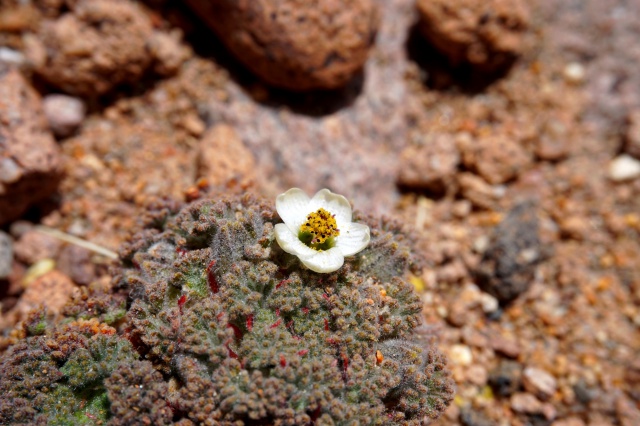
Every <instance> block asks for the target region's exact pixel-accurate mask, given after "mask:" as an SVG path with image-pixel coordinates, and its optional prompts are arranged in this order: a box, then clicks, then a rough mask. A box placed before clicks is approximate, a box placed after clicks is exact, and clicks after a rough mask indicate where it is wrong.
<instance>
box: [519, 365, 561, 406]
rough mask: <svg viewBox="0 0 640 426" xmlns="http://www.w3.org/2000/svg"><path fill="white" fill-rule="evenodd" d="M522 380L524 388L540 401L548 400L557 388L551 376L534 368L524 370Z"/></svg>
mask: <svg viewBox="0 0 640 426" xmlns="http://www.w3.org/2000/svg"><path fill="white" fill-rule="evenodd" d="M522 380H523V383H524V388H525V389H526V390H527V391H529V392H531V393H532V394H535V395H536V396H537V397H538V398H540V399H549V398H550V397H551V396H553V394H554V393H555V391H556V389H557V387H558V384H557V383H556V379H555V378H554V377H553V376H552V375H551V374H549V373H547V372H546V371H544V370H542V369H539V368H534V367H527V368H525V369H524V371H523V372H522Z"/></svg>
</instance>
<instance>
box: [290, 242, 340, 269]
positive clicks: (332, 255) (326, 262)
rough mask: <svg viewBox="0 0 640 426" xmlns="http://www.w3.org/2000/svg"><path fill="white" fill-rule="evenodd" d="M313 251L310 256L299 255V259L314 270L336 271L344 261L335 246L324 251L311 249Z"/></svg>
mask: <svg viewBox="0 0 640 426" xmlns="http://www.w3.org/2000/svg"><path fill="white" fill-rule="evenodd" d="M313 252H314V254H313V255H312V256H310V257H300V261H301V262H302V263H303V264H304V266H306V267H307V268H309V269H311V270H312V271H314V272H319V273H327V272H333V271H337V270H338V269H340V267H341V266H342V264H343V263H344V256H343V255H342V252H341V251H340V249H339V248H337V247H333V248H330V249H329V250H324V251H315V250H313Z"/></svg>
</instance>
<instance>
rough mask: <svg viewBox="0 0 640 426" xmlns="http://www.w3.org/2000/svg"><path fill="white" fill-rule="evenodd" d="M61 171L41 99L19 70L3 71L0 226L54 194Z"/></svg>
mask: <svg viewBox="0 0 640 426" xmlns="http://www.w3.org/2000/svg"><path fill="white" fill-rule="evenodd" d="M61 172H62V165H61V158H60V153H59V150H58V146H57V145H56V143H55V141H54V139H53V136H52V135H51V133H50V132H49V130H48V125H47V121H46V119H45V118H44V114H43V112H42V102H41V100H40V97H39V96H38V94H37V93H36V92H35V90H33V88H32V87H31V86H30V85H29V83H28V82H27V81H26V80H25V79H24V77H23V76H22V75H21V74H20V73H19V72H18V71H17V70H15V69H10V68H4V69H3V68H0V225H1V224H4V223H7V222H10V221H12V220H14V219H16V218H18V217H20V215H21V214H23V213H24V212H25V211H26V210H27V208H28V207H29V206H30V205H31V204H33V203H34V202H36V201H39V200H41V199H43V198H45V197H47V196H48V195H50V194H51V193H52V192H53V191H55V189H56V187H57V185H58V182H59V180H60V177H61Z"/></svg>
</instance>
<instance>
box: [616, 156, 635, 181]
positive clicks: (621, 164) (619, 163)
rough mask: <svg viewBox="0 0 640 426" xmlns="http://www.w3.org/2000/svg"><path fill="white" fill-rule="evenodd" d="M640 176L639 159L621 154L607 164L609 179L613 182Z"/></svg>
mask: <svg viewBox="0 0 640 426" xmlns="http://www.w3.org/2000/svg"><path fill="white" fill-rule="evenodd" d="M638 176H640V161H638V160H636V159H635V158H633V157H631V156H630V155H627V154H622V155H620V156H618V157H616V158H614V159H613V161H611V163H610V164H609V179H611V180H612V181H614V182H622V181H625V180H631V179H635V178H637V177H638Z"/></svg>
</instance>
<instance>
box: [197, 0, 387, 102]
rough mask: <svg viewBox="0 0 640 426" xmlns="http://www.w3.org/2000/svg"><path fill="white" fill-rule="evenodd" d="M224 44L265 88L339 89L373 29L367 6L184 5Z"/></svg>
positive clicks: (295, 0)
mask: <svg viewBox="0 0 640 426" xmlns="http://www.w3.org/2000/svg"><path fill="white" fill-rule="evenodd" d="M187 3H189V4H190V5H191V7H192V8H193V9H194V10H195V11H196V12H198V13H199V15H200V16H202V18H203V19H204V20H205V21H206V22H207V24H208V25H209V26H210V27H211V28H212V29H213V30H214V31H215V32H216V33H217V34H218V36H219V37H220V38H221V40H222V41H223V42H224V44H225V45H226V46H227V47H228V48H229V50H231V52H233V53H234V54H235V55H236V57H237V58H238V59H239V60H240V61H241V62H243V63H244V64H245V65H246V66H247V67H248V68H249V69H251V70H252V71H253V72H254V73H256V74H257V75H258V76H259V77H260V78H262V79H263V80H264V81H266V82H267V83H270V84H272V85H274V86H279V87H283V88H287V89H290V90H296V91H305V90H312V89H332V88H337V87H340V86H343V85H344V84H345V83H347V82H348V81H349V80H350V79H351V78H352V77H353V76H354V74H356V73H357V72H358V71H359V70H360V69H361V68H362V67H363V65H364V63H365V61H366V59H367V53H368V51H369V47H370V46H371V44H372V43H373V39H374V35H375V32H376V28H377V25H378V15H377V9H376V7H375V5H374V2H373V1H371V0H345V1H337V0H320V1H317V2H308V1H305V0H283V1H273V0H259V1H240V2H237V1H230V0H189V1H188V2H187Z"/></svg>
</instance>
